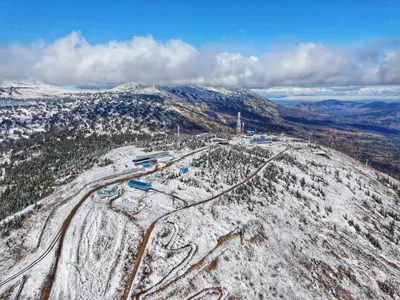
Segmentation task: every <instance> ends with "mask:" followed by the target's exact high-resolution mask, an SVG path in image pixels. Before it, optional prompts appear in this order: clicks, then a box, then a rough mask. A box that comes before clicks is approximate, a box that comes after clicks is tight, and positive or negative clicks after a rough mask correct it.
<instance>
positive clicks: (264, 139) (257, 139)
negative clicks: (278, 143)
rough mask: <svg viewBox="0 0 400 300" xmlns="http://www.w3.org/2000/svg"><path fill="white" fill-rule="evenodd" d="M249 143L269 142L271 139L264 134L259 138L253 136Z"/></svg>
mask: <svg viewBox="0 0 400 300" xmlns="http://www.w3.org/2000/svg"><path fill="white" fill-rule="evenodd" d="M250 143H251V144H271V143H272V140H271V139H270V138H268V137H266V136H264V135H262V136H260V137H259V138H254V139H252V140H251V141H250Z"/></svg>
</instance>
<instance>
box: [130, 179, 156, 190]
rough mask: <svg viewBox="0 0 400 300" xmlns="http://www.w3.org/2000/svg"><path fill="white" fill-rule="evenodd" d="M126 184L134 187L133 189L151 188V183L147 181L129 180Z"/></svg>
mask: <svg viewBox="0 0 400 300" xmlns="http://www.w3.org/2000/svg"><path fill="white" fill-rule="evenodd" d="M128 186H130V187H132V188H135V189H139V190H142V191H146V192H147V191H148V190H150V189H151V184H150V183H147V182H143V181H139V180H134V179H133V180H130V181H129V182H128Z"/></svg>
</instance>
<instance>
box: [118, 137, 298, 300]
mask: <svg viewBox="0 0 400 300" xmlns="http://www.w3.org/2000/svg"><path fill="white" fill-rule="evenodd" d="M289 149H291V146H290V145H287V146H286V148H285V149H284V150H282V151H281V152H279V153H278V154H276V155H274V156H273V157H271V158H269V159H268V160H266V161H265V162H264V163H263V164H261V166H259V167H258V168H257V169H256V170H255V171H254V172H253V173H252V174H250V175H249V176H247V177H246V178H245V179H243V180H242V181H241V182H239V183H237V184H235V185H233V186H231V187H230V188H228V189H226V190H224V191H222V192H221V193H219V194H216V195H214V196H212V197H210V198H208V199H205V200H202V201H199V202H197V203H193V204H190V205H188V206H185V207H182V208H178V209H176V210H174V211H171V212H168V213H166V214H165V215H163V216H161V217H159V218H158V219H156V220H155V221H154V222H153V223H152V224H151V225H150V226H149V228H148V229H147V231H146V234H145V236H144V238H143V242H142V245H141V246H140V249H139V252H138V255H137V256H136V259H135V265H134V268H133V270H132V273H131V275H130V276H129V278H128V281H127V284H126V286H125V289H124V293H123V295H122V298H121V299H123V300H126V299H128V298H129V295H130V293H131V288H132V284H133V282H134V281H135V279H136V275H137V273H138V271H139V267H140V265H141V263H142V261H143V255H144V253H145V251H146V248H147V245H148V242H149V240H150V236H151V234H152V232H153V230H154V228H155V226H156V225H157V224H158V223H159V221H161V220H162V219H164V218H166V217H168V216H170V215H172V214H175V213H177V212H180V211H182V210H184V209H188V208H191V207H194V206H198V205H202V204H205V203H208V202H211V201H213V200H215V199H217V198H219V197H221V196H223V195H225V194H226V193H229V192H230V191H232V190H234V189H235V188H237V187H239V186H241V185H243V184H245V183H246V182H248V181H249V180H251V179H252V178H254V177H255V176H256V175H257V174H258V173H259V172H260V171H261V170H262V169H264V167H265V166H267V165H268V164H269V163H270V162H272V161H274V160H276V159H277V158H278V157H279V156H281V155H282V154H283V153H285V152H286V151H288V150H289Z"/></svg>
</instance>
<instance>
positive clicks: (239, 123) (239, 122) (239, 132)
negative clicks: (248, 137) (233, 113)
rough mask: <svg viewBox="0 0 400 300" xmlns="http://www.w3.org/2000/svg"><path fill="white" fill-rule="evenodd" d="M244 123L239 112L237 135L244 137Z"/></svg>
mask: <svg viewBox="0 0 400 300" xmlns="http://www.w3.org/2000/svg"><path fill="white" fill-rule="evenodd" d="M242 134H243V132H242V123H241V121H240V112H238V118H237V124H236V135H242Z"/></svg>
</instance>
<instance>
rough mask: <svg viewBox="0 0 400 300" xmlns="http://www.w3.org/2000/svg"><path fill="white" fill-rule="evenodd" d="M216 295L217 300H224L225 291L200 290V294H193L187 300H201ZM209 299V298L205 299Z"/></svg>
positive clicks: (213, 288) (219, 289)
mask: <svg viewBox="0 0 400 300" xmlns="http://www.w3.org/2000/svg"><path fill="white" fill-rule="evenodd" d="M216 293H217V294H218V298H217V299H218V300H220V299H221V300H222V299H224V298H225V296H226V295H225V291H224V290H223V289H222V288H221V287H219V286H218V287H210V288H206V289H203V290H201V291H200V292H198V293H196V294H194V295H193V296H191V297H189V298H188V299H187V300H199V299H203V297H204V296H208V297H209V296H211V295H213V294H216ZM207 299H209V298H207Z"/></svg>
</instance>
